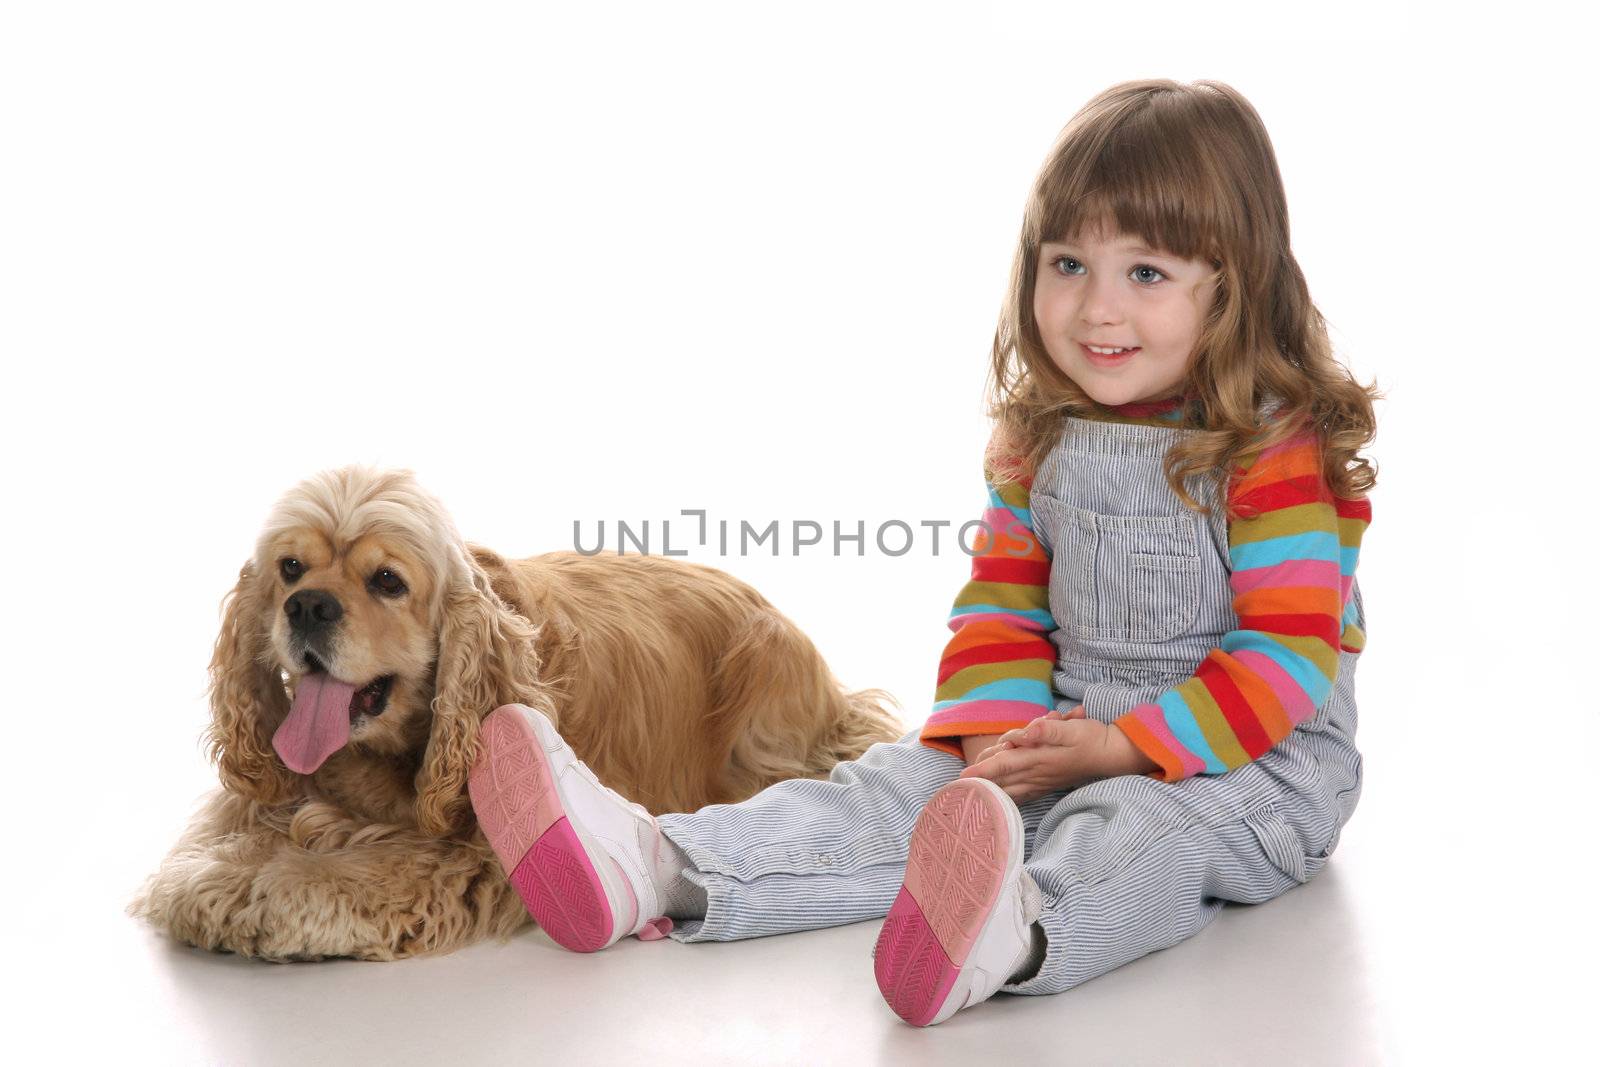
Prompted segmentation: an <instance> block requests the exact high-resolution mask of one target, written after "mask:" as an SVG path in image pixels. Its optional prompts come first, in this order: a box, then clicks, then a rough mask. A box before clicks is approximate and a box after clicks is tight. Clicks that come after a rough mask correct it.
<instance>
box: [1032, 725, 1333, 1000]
mask: <svg viewBox="0 0 1600 1067" xmlns="http://www.w3.org/2000/svg"><path fill="white" fill-rule="evenodd" d="M1272 762H1274V761H1273V760H1272V759H1271V758H1270V756H1269V757H1263V760H1261V761H1257V762H1256V763H1255V764H1251V765H1247V766H1246V767H1241V768H1238V769H1236V770H1234V771H1232V772H1229V773H1228V774H1226V775H1221V776H1215V777H1196V778H1192V779H1187V780H1185V781H1183V782H1177V783H1164V782H1158V781H1155V780H1153V779H1150V778H1146V777H1144V776H1142V775H1129V776H1122V777H1118V778H1111V779H1106V780H1104V781H1100V782H1094V783H1091V784H1089V785H1086V786H1083V787H1082V788H1079V789H1076V790H1074V791H1072V792H1070V793H1067V794H1065V795H1064V796H1063V797H1062V798H1061V799H1059V800H1058V801H1057V803H1056V804H1055V805H1054V806H1053V807H1052V808H1051V810H1050V812H1049V814H1048V815H1047V816H1046V817H1045V818H1044V820H1043V821H1042V822H1041V823H1040V824H1039V828H1038V832H1037V836H1036V837H1035V839H1034V841H1033V844H1032V854H1031V856H1029V857H1028V859H1027V861H1026V862H1025V863H1024V870H1025V871H1026V872H1027V873H1028V874H1029V875H1030V876H1031V877H1032V878H1033V880H1034V882H1035V883H1036V884H1037V885H1038V886H1039V888H1040V889H1041V890H1042V892H1043V911H1042V913H1041V914H1040V916H1039V919H1038V922H1039V925H1040V927H1041V928H1042V929H1043V931H1044V935H1045V938H1046V947H1045V956H1044V960H1043V963H1042V964H1041V965H1040V967H1039V970H1038V972H1037V973H1036V974H1034V975H1033V976H1031V977H1029V978H1027V979H1025V980H1023V981H1020V982H1015V983H1009V984H1006V985H1003V986H1001V989H1002V990H1004V991H1005V992H1009V993H1028V994H1033V993H1059V992H1061V991H1063V990H1066V989H1070V988H1072V987H1073V986H1075V985H1078V984H1080V983H1082V982H1086V981H1088V980H1089V979H1091V978H1095V977H1098V976H1099V975H1102V974H1105V973H1106V972H1107V971H1110V970H1113V969H1115V968H1117V967H1120V966H1122V965H1123V964H1125V963H1129V962H1131V961H1133V960H1135V959H1138V958H1139V957H1141V956H1144V955H1146V954H1148V953H1151V952H1155V951H1157V950H1159V949H1163V948H1168V947H1170V946H1172V945H1175V944H1177V943H1178V942H1180V941H1183V940H1185V939H1187V938H1189V937H1191V936H1192V935H1194V934H1196V933H1198V932H1199V931H1200V930H1202V929H1204V928H1205V926H1206V925H1208V924H1209V923H1210V922H1211V920H1212V919H1214V918H1216V916H1217V913H1218V912H1219V911H1221V909H1222V907H1223V904H1224V903H1225V902H1227V901H1235V902H1238V903H1245V904H1257V903H1262V902H1265V901H1268V900H1272V899H1274V898H1275V897H1277V896H1279V895H1281V894H1283V893H1284V892H1287V891H1288V890H1290V889H1292V888H1294V887H1295V886H1296V885H1299V884H1302V883H1303V882H1305V881H1308V880H1309V879H1310V878H1311V877H1312V876H1313V875H1314V874H1315V873H1316V872H1317V871H1318V870H1320V869H1321V866H1322V864H1323V863H1325V862H1326V856H1327V853H1328V852H1330V851H1331V848H1332V841H1333V840H1334V839H1336V838H1337V831H1338V823H1337V819H1336V816H1335V814H1334V813H1333V811H1332V809H1331V808H1330V806H1329V805H1328V803H1327V801H1326V800H1325V799H1323V798H1322V797H1321V796H1320V795H1319V794H1313V793H1305V792H1299V791H1296V790H1293V789H1287V788H1285V787H1284V785H1283V782H1282V780H1281V779H1280V778H1277V777H1275V776H1274V775H1273V774H1272V773H1269V768H1268V764H1271V763H1272Z"/></svg>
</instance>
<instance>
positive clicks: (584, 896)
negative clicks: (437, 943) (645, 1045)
mask: <svg viewBox="0 0 1600 1067" xmlns="http://www.w3.org/2000/svg"><path fill="white" fill-rule="evenodd" d="M467 791H468V793H469V794H470V795H471V797H472V809H473V811H474V812H475V813H476V814H477V816H478V825H479V826H480V827H481V828H482V829H483V833H484V836H485V837H487V838H488V839H489V844H490V845H491V846H492V847H493V848H494V851H495V855H497V856H499V857H500V865H501V866H502V867H504V868H505V870H506V872H507V873H508V875H509V876H510V878H511V884H512V886H514V887H515V888H516V890H517V893H518V895H520V896H521V897H522V902H523V904H524V905H526V906H527V909H528V913H529V914H530V915H532V916H533V917H534V919H535V920H537V921H538V923H539V925H540V926H541V927H543V928H544V931H545V932H546V933H547V934H549V935H550V936H551V938H552V939H554V940H555V942H556V943H557V944H558V945H561V946H562V947H563V948H568V949H571V950H572V951H574V952H595V951H598V950H599V949H602V948H606V947H607V946H609V945H613V944H615V943H616V942H618V941H620V940H622V939H623V938H624V937H628V936H629V935H633V934H637V935H638V936H639V938H640V940H643V941H655V940H659V939H660V938H662V937H665V936H666V934H667V931H669V930H671V929H672V920H671V919H669V918H667V917H666V916H664V915H661V914H660V911H661V894H660V891H659V889H658V887H657V885H656V882H655V878H654V876H653V874H652V868H651V860H650V857H651V856H652V854H655V855H659V852H657V850H658V849H659V848H661V847H664V846H665V844H666V843H665V841H664V839H663V838H662V837H661V831H660V830H659V829H657V828H656V820H655V817H654V816H652V815H651V814H650V813H649V812H648V811H646V810H645V808H644V807H643V806H641V805H639V804H635V803H632V802H631V801H629V800H626V799H625V798H623V797H622V796H621V795H620V794H618V793H617V792H616V791H615V790H612V789H608V788H607V787H605V786H603V785H601V784H600V781H599V779H597V778H596V777H595V776H594V772H593V771H591V770H590V769H589V768H588V767H587V766H585V765H584V763H583V761H582V760H580V759H578V756H577V754H576V753H574V752H573V751H572V749H571V747H569V746H568V745H567V743H566V742H565V741H563V740H562V739H561V735H560V734H559V733H558V732H557V731H556V728H555V725H554V724H553V723H551V721H550V720H549V718H548V717H546V716H545V715H544V714H543V713H541V712H539V711H536V710H534V709H533V708H530V707H528V706H527V705H525V704H506V705H503V706H501V707H498V708H496V709H495V710H494V711H492V712H490V713H489V716H488V717H487V718H485V719H484V720H483V725H482V727H481V729H480V736H479V741H478V755H477V759H476V760H475V761H474V762H473V765H472V773H471V776H470V777H469V778H468V781H467Z"/></svg>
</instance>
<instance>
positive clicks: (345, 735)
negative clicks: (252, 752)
mask: <svg viewBox="0 0 1600 1067" xmlns="http://www.w3.org/2000/svg"><path fill="white" fill-rule="evenodd" d="M355 691H356V687H355V686H353V685H351V684H350V683H349V682H341V681H339V680H338V679H337V678H332V677H329V676H328V675H326V674H324V673H322V672H321V671H317V672H316V673H314V674H308V675H306V676H305V677H304V678H301V679H300V684H299V685H298V686H296V687H295V691H294V707H292V708H290V709H289V717H288V718H286V719H284V720H283V725H282V726H280V727H278V732H277V733H275V734H273V735H272V747H273V748H275V749H277V750H278V755H279V756H281V757H283V762H284V765H285V766H287V767H288V768H289V769H290V770H291V771H294V772H295V773H296V774H310V773H311V772H312V771H314V770H316V769H317V768H318V767H320V766H322V761H323V760H325V759H327V758H328V757H329V756H331V755H333V754H334V753H335V752H337V751H339V750H340V749H341V748H343V747H344V745H345V742H346V741H348V740H350V698H351V697H352V696H353V695H354V694H355Z"/></svg>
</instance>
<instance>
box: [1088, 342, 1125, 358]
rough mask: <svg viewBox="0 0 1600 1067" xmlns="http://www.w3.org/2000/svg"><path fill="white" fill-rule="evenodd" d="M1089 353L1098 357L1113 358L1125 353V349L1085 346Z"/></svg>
mask: <svg viewBox="0 0 1600 1067" xmlns="http://www.w3.org/2000/svg"><path fill="white" fill-rule="evenodd" d="M1084 347H1086V348H1087V349H1088V350H1089V351H1091V352H1093V353H1095V354H1096V355H1099V356H1114V355H1116V354H1117V353H1118V352H1127V351H1128V349H1126V348H1096V347H1095V346H1094V345H1085V346H1084Z"/></svg>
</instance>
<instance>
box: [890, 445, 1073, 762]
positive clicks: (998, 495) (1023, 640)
mask: <svg viewBox="0 0 1600 1067" xmlns="http://www.w3.org/2000/svg"><path fill="white" fill-rule="evenodd" d="M1002 468H1009V469H1015V460H1014V459H1008V458H1006V457H1005V456H1004V455H1003V454H1002V453H1000V452H997V451H996V446H995V445H994V443H993V442H991V446H990V450H989V452H988V453H987V458H986V460H985V463H984V483H985V485H986V487H987V489H988V493H989V506H988V507H987V508H986V509H985V510H984V513H983V521H984V523H985V524H986V525H987V527H988V529H989V530H992V531H993V532H994V536H993V537H990V536H988V534H987V533H984V532H983V531H980V532H979V534H978V537H977V538H976V539H975V540H974V555H973V557H972V577H971V580H970V581H968V582H967V584H966V585H965V586H963V587H962V589H961V592H960V593H958V594H957V595H956V601H955V606H954V607H953V608H952V609H951V612H950V621H949V626H950V629H951V630H952V631H954V634H955V636H954V637H952V638H951V639H950V641H949V643H948V644H946V645H945V649H944V654H943V655H942V656H941V657H940V659H939V683H938V689H937V691H936V692H935V693H934V705H933V712H932V714H931V715H929V717H928V721H927V723H925V724H924V725H923V727H922V734H921V740H922V743H923V744H924V745H927V746H929V747H930V748H937V749H939V750H940V751H941V752H948V753H950V754H951V755H953V756H962V757H963V758H966V759H968V761H969V762H970V761H971V756H975V755H976V751H972V752H970V754H969V752H968V751H967V750H968V749H979V748H987V747H988V745H989V744H991V743H992V738H993V736H994V735H998V734H1002V733H1005V732H1006V731H1007V730H1010V729H1013V728H1015V727H1018V726H1024V725H1026V724H1027V723H1029V722H1031V721H1033V720H1034V719H1036V718H1038V717H1039V716H1040V715H1043V714H1045V713H1046V712H1048V711H1049V710H1050V709H1051V708H1053V707H1055V693H1054V691H1053V690H1052V688H1051V684H1050V683H1051V671H1052V670H1053V669H1054V668H1055V662H1056V655H1055V646H1054V645H1052V644H1051V643H1050V633H1051V631H1052V630H1054V629H1055V619H1054V617H1052V616H1051V614H1050V555H1049V551H1048V550H1047V549H1046V547H1045V546H1044V544H1043V543H1042V542H1041V541H1040V540H1039V538H1038V537H1036V536H1035V535H1034V529H1033V514H1032V512H1031V510H1030V509H1029V506H1028V495H1029V489H1030V487H1031V486H1032V484H1033V479H1032V478H1031V477H1027V476H1026V475H1024V476H1022V477H1021V479H1020V480H1019V481H1016V482H1012V483H1010V484H1007V485H1004V486H1000V485H998V484H997V482H998V479H997V477H996V471H997V469H1002ZM972 737H981V738H982V743H981V744H980V743H977V742H971V741H964V740H963V739H964V738H972Z"/></svg>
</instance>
